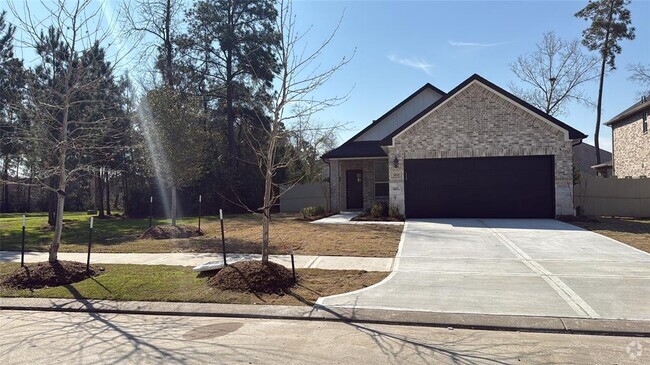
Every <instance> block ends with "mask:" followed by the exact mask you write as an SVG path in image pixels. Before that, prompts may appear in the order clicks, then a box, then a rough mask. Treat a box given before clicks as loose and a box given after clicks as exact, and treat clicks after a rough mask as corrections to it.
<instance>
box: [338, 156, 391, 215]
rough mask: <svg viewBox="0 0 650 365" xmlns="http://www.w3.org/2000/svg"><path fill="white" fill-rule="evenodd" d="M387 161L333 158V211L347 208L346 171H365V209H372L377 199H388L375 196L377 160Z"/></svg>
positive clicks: (384, 159) (383, 159)
mask: <svg viewBox="0 0 650 365" xmlns="http://www.w3.org/2000/svg"><path fill="white" fill-rule="evenodd" d="M379 161H384V162H385V161H387V159H386V158H376V159H374V158H373V159H358V160H332V161H330V187H331V194H332V195H331V210H332V211H333V212H338V211H342V210H343V211H344V210H347V201H346V194H345V191H346V181H345V176H346V171H348V170H362V171H363V209H370V207H371V206H372V204H373V203H374V202H376V201H381V200H384V201H386V200H387V199H381V198H379V199H376V198H375V162H379Z"/></svg>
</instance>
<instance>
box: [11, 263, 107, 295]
mask: <svg viewBox="0 0 650 365" xmlns="http://www.w3.org/2000/svg"><path fill="white" fill-rule="evenodd" d="M99 272H100V270H98V269H95V268H93V267H92V266H91V267H90V270H89V271H86V264H84V263H81V262H76V261H57V262H55V263H50V262H39V263H37V264H31V265H25V267H19V268H18V269H16V270H15V271H14V272H12V273H10V274H9V275H7V276H5V277H4V278H3V279H2V281H0V286H4V287H8V288H12V289H38V288H44V287H55V286H61V285H68V284H72V283H76V282H79V281H82V280H85V279H87V278H89V277H91V276H96V275H98V274H99Z"/></svg>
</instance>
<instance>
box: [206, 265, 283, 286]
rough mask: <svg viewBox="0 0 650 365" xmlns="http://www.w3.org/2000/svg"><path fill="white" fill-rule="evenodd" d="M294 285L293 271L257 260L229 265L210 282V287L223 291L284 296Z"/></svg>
mask: <svg viewBox="0 0 650 365" xmlns="http://www.w3.org/2000/svg"><path fill="white" fill-rule="evenodd" d="M294 284H295V283H294V281H293V275H292V273H291V270H289V269H287V268H286V267H284V266H282V265H279V264H276V263H274V262H268V263H263V262H262V261H257V260H251V261H239V262H236V263H234V264H232V265H228V266H226V267H224V268H223V269H221V270H219V272H218V273H217V274H216V275H215V276H213V277H212V278H210V279H209V280H208V285H210V286H214V287H217V288H219V289H222V290H234V291H241V292H251V293H269V294H284V293H286V292H287V291H288V290H289V288H291V287H292V286H293V285H294Z"/></svg>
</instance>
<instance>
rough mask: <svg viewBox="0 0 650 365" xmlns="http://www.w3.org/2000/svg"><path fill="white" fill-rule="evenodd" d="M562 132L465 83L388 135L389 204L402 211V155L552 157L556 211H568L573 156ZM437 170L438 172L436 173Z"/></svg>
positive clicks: (422, 156)
mask: <svg viewBox="0 0 650 365" xmlns="http://www.w3.org/2000/svg"><path fill="white" fill-rule="evenodd" d="M571 144H572V143H571V141H567V140H565V132H564V131H563V130H560V129H559V128H557V126H555V125H551V124H550V123H549V122H546V121H544V120H543V119H541V118H539V117H537V116H533V115H532V114H530V113H529V112H527V111H525V110H523V109H522V108H520V107H519V106H517V105H515V104H513V103H512V102H510V101H508V100H506V99H504V98H503V97H501V96H500V95H499V94H496V93H495V92H493V91H491V90H489V89H487V88H486V87H484V86H483V85H481V84H477V83H473V84H470V85H469V86H468V87H467V88H466V89H465V90H463V91H461V92H460V93H459V94H457V95H456V96H454V97H453V98H452V99H450V100H449V101H448V102H446V103H445V104H444V105H442V106H441V107H439V108H438V109H436V110H435V111H434V112H432V113H431V114H429V115H428V116H427V117H425V119H423V120H421V121H419V122H418V123H416V124H414V125H412V126H411V128H409V129H407V130H406V131H405V132H403V133H402V134H401V135H400V136H398V137H397V138H395V139H394V146H393V147H390V148H389V161H393V159H394V157H395V156H397V158H398V159H399V160H400V163H399V166H398V167H397V168H395V167H394V166H393V164H392V163H391V164H389V166H390V167H389V174H390V185H391V187H390V204H391V205H394V206H397V207H398V208H399V209H400V211H401V212H402V213H403V212H404V171H403V167H404V159H405V158H407V159H413V158H454V157H486V156H527V155H554V156H555V191H556V207H555V211H556V214H557V215H572V214H574V210H573V191H572V190H573V180H572V179H573V178H572V176H573V173H572V168H573V156H572V149H571ZM441 173H443V172H441Z"/></svg>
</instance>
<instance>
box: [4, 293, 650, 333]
mask: <svg viewBox="0 0 650 365" xmlns="http://www.w3.org/2000/svg"><path fill="white" fill-rule="evenodd" d="M0 311H54V312H78V313H79V312H80V313H106V314H139V315H160V316H193V317H222V318H250V319H269V320H273V319H276V320H303V321H304V320H306V321H329V322H342V323H360V324H361V323H366V324H387V325H402V326H420V327H447V328H450V329H456V328H458V329H480V330H493V331H520V332H545V333H567V334H584V335H605V336H633V337H650V321H642V320H619V319H589V318H571V317H541V316H516V315H493V314H473V313H441V312H416V311H395V310H381V309H354V308H340V307H339V308H337V307H324V306H321V305H316V306H314V307H308V306H275V305H244V304H216V303H177V302H118V301H108V300H84V299H48V298H1V302H0Z"/></svg>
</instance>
